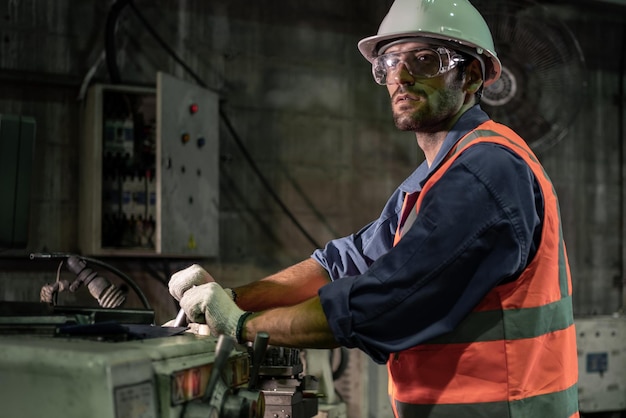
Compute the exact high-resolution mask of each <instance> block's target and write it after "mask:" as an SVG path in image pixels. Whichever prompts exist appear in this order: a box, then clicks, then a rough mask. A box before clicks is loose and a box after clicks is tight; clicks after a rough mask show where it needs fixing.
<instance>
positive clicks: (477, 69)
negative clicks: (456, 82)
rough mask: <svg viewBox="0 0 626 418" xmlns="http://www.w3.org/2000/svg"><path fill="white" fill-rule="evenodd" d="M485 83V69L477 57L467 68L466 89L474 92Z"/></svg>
mask: <svg viewBox="0 0 626 418" xmlns="http://www.w3.org/2000/svg"><path fill="white" fill-rule="evenodd" d="M482 85H483V71H482V67H481V65H480V62H479V61H478V60H477V59H475V60H472V62H471V63H470V64H469V65H468V66H467V69H466V70H465V89H466V90H467V92H468V93H471V94H474V93H476V92H477V91H478V89H480V86H482Z"/></svg>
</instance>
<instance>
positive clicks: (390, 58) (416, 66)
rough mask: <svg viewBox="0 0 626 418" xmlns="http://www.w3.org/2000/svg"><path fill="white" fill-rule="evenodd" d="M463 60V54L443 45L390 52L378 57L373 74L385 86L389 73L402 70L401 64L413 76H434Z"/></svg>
mask: <svg viewBox="0 0 626 418" xmlns="http://www.w3.org/2000/svg"><path fill="white" fill-rule="evenodd" d="M462 61H465V58H464V57H463V56H462V55H459V54H458V53H456V52H455V51H451V50H449V49H448V48H444V47H442V46H440V47H433V48H419V49H413V50H410V51H401V52H390V53H388V54H383V55H380V56H378V57H376V59H375V60H374V61H373V62H372V74H373V75H374V80H376V82H377V83H378V84H380V85H383V86H384V85H385V84H387V81H388V77H389V75H390V74H394V73H395V72H397V71H399V70H400V65H401V64H404V67H405V68H406V70H407V71H408V72H409V74H411V75H412V76H413V77H416V78H432V77H436V76H438V75H439V74H443V73H446V72H448V71H450V70H451V69H453V68H454V67H456V66H457V64H458V63H459V62H462Z"/></svg>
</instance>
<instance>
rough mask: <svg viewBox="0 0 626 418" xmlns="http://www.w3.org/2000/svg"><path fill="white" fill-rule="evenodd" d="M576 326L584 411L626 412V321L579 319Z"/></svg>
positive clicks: (594, 318) (580, 392) (597, 317)
mask: <svg viewBox="0 0 626 418" xmlns="http://www.w3.org/2000/svg"><path fill="white" fill-rule="evenodd" d="M575 323H576V333H577V345H578V374H579V381H578V398H579V406H580V411H581V412H583V413H592V412H608V411H624V410H626V318H624V317H621V316H594V317H579V318H576V320H575Z"/></svg>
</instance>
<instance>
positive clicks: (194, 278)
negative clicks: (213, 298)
mask: <svg viewBox="0 0 626 418" xmlns="http://www.w3.org/2000/svg"><path fill="white" fill-rule="evenodd" d="M211 282H215V279H214V278H213V276H211V275H210V274H209V273H208V272H207V271H206V270H205V269H203V268H202V267H200V266H199V265H198V264H193V265H191V266H189V267H187V268H186V269H184V270H180V271H177V272H176V273H174V274H173V275H172V277H171V278H170V282H169V283H168V288H169V290H170V295H172V296H173V297H174V299H176V300H178V301H180V299H181V298H182V297H183V294H184V293H185V292H186V291H187V290H188V289H191V288H192V287H194V286H200V285H203V284H205V283H211Z"/></svg>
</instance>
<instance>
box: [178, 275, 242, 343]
mask: <svg viewBox="0 0 626 418" xmlns="http://www.w3.org/2000/svg"><path fill="white" fill-rule="evenodd" d="M180 307H181V308H183V310H184V311H185V314H186V315H187V317H188V318H189V320H191V321H192V322H197V323H201V324H202V323H206V324H207V325H208V326H209V330H210V331H211V335H213V336H214V337H217V336H218V335H220V334H224V335H227V336H230V337H233V338H235V339H237V323H238V322H239V318H240V317H241V315H243V314H244V313H245V312H244V311H242V310H241V309H239V307H238V306H237V305H236V304H235V302H233V300H232V296H231V292H230V291H229V290H228V289H224V288H222V286H220V285H219V284H218V283H216V282H211V283H205V284H203V285H200V286H195V287H192V288H190V289H189V290H187V291H186V292H185V294H184V295H183V297H182V298H181V299H180Z"/></svg>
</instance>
